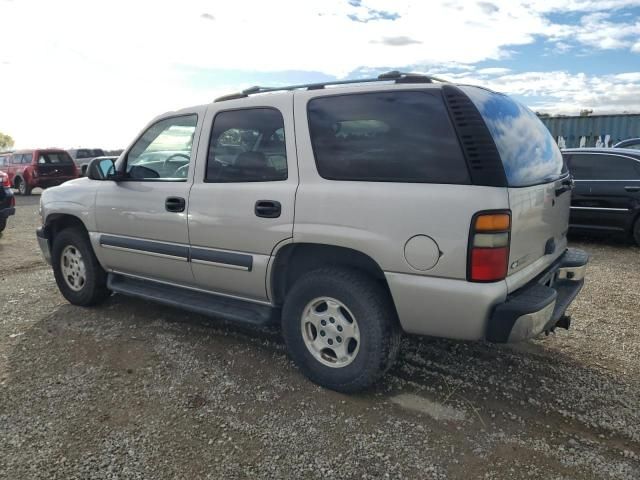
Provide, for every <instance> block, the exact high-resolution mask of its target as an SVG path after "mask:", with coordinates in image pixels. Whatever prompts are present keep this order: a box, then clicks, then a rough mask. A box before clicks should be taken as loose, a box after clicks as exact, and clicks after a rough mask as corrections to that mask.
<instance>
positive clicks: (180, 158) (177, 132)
mask: <svg viewBox="0 0 640 480" xmlns="http://www.w3.org/2000/svg"><path fill="white" fill-rule="evenodd" d="M197 122H198V118H197V116H196V115H184V116H181V117H172V118H165V119H164V120H160V121H159V122H157V123H155V124H153V125H152V126H151V127H149V129H148V130H147V131H146V132H144V133H143V134H142V136H141V137H140V138H139V139H138V141H137V142H136V143H135V144H134V145H133V147H132V148H131V150H129V153H128V154H127V156H126V177H127V178H128V179H130V180H170V181H186V179H187V174H188V173H189V162H190V160H191V150H192V148H193V136H194V133H195V131H196V124H197Z"/></svg>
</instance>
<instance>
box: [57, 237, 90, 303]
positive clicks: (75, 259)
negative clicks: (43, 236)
mask: <svg viewBox="0 0 640 480" xmlns="http://www.w3.org/2000/svg"><path fill="white" fill-rule="evenodd" d="M60 270H61V271H62V276H63V278H64V281H65V283H66V284H67V285H68V286H69V288H70V289H71V290H73V291H74V292H78V291H80V290H82V288H83V287H84V286H85V284H86V283H87V270H86V268H85V265H84V259H83V258H82V254H81V253H80V251H79V250H78V249H77V248H76V247H75V246H73V245H67V246H66V247H64V249H63V250H62V254H61V255H60Z"/></svg>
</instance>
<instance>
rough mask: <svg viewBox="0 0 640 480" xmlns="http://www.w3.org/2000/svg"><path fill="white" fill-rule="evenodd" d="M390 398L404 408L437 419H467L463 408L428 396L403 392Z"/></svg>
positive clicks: (461, 420)
mask: <svg viewBox="0 0 640 480" xmlns="http://www.w3.org/2000/svg"><path fill="white" fill-rule="evenodd" d="M390 400H391V402H392V403H395V404H396V405H398V406H400V407H402V408H405V409H407V410H411V411H412V412H416V413H422V414H425V415H429V416H430V417H431V418H433V419H435V420H442V421H449V422H463V421H464V420H465V419H466V415H465V412H464V411H463V410H458V409H456V408H453V407H450V406H448V405H445V404H443V403H438V402H434V401H432V400H429V399H428V398H424V397H419V396H418V395H413V394H411V393H402V394H400V395H396V396H395V397H391V398H390Z"/></svg>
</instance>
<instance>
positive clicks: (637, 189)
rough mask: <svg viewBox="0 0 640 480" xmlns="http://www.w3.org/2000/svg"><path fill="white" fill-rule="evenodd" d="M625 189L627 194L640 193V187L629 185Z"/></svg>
mask: <svg viewBox="0 0 640 480" xmlns="http://www.w3.org/2000/svg"><path fill="white" fill-rule="evenodd" d="M624 189H625V190H626V191H627V192H640V185H628V186H626V187H624Z"/></svg>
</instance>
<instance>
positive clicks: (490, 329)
mask: <svg viewBox="0 0 640 480" xmlns="http://www.w3.org/2000/svg"><path fill="white" fill-rule="evenodd" d="M588 262H589V256H588V255H587V253H586V252H584V251H582V250H578V249H571V248H570V249H568V250H567V251H566V252H565V253H564V254H563V255H562V256H561V257H560V258H558V260H557V261H556V262H555V263H554V264H553V265H551V267H549V268H548V269H547V270H545V271H544V272H543V273H542V274H540V275H539V276H538V277H537V278H536V279H534V280H533V281H531V282H529V283H528V284H527V285H525V286H524V287H522V288H520V289H519V290H517V291H516V292H514V293H513V294H511V295H509V296H507V298H506V300H505V301H504V302H502V303H500V304H498V305H496V306H495V307H494V309H493V312H492V313H491V316H490V317H489V321H488V324H487V335H486V338H487V340H488V341H490V342H497V343H506V342H519V341H522V340H526V339H528V338H533V337H536V336H537V335H539V334H540V333H542V332H545V331H550V330H553V329H554V328H555V327H556V326H558V325H561V326H564V327H567V328H568V325H569V322H568V318H566V317H565V312H566V310H567V308H568V307H569V305H570V304H571V302H572V301H573V300H574V299H575V298H576V296H577V295H578V293H579V292H580V290H581V289H582V286H583V285H584V276H585V273H586V269H587V263H588ZM559 322H560V323H559Z"/></svg>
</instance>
